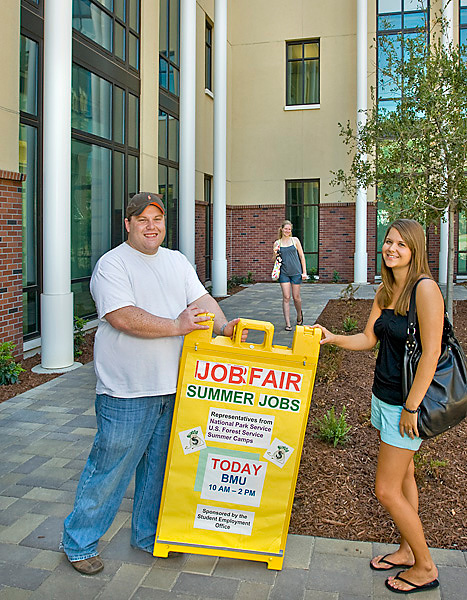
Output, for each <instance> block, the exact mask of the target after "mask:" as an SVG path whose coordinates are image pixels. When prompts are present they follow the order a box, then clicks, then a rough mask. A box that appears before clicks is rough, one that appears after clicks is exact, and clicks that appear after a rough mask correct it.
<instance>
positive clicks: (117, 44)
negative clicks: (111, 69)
mask: <svg viewBox="0 0 467 600" xmlns="http://www.w3.org/2000/svg"><path fill="white" fill-rule="evenodd" d="M114 52H115V56H118V58H121V59H122V60H125V57H126V51H125V27H123V25H120V23H117V22H115V37H114Z"/></svg>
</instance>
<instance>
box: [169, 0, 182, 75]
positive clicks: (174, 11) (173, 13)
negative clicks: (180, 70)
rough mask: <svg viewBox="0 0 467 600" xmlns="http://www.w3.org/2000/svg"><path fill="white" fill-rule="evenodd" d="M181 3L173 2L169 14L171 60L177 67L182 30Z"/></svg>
mask: <svg viewBox="0 0 467 600" xmlns="http://www.w3.org/2000/svg"><path fill="white" fill-rule="evenodd" d="M178 8H179V2H177V1H176V0H171V2H170V9H169V10H170V14H169V27H170V31H169V58H170V60H171V61H172V62H173V63H175V64H176V65H178V64H179V61H180V58H179V44H180V33H179V31H180V28H179V12H178Z"/></svg>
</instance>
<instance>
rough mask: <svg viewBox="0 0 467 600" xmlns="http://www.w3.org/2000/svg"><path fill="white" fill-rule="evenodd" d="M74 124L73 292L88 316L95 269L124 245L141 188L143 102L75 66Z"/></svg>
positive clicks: (91, 308)
mask: <svg viewBox="0 0 467 600" xmlns="http://www.w3.org/2000/svg"><path fill="white" fill-rule="evenodd" d="M71 123H72V146H71V149H72V166H71V211H72V221H71V223H72V228H71V278H72V281H71V288H72V291H73V293H74V304H75V306H74V312H75V314H77V315H79V316H86V317H87V316H91V315H93V314H94V313H95V308H94V303H93V301H92V298H91V295H90V293H89V280H90V277H91V274H92V270H93V268H94V265H95V264H96V261H97V260H98V259H99V258H100V257H101V256H102V254H104V253H105V252H107V251H108V250H110V248H112V247H115V246H117V245H118V244H120V243H121V242H122V241H123V239H124V233H123V223H122V219H123V211H124V206H125V199H126V198H128V197H129V195H130V194H134V193H135V192H137V191H138V189H139V186H138V164H139V161H138V146H139V133H138V132H139V98H138V97H137V96H135V95H134V94H133V93H131V91H130V90H129V89H125V88H123V87H121V86H120V85H117V84H116V83H112V82H111V81H108V80H107V79H104V78H103V77H100V76H99V75H97V74H96V73H93V72H91V71H89V70H88V69H85V68H84V67H82V66H80V65H78V64H75V63H74V64H73V70H72V118H71ZM125 164H126V165H127V166H126V168H125ZM125 173H126V185H125Z"/></svg>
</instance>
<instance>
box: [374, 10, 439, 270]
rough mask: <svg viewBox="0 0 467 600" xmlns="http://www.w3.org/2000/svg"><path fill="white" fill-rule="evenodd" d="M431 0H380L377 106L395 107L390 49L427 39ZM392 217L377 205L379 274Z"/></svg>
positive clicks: (397, 93)
mask: <svg viewBox="0 0 467 600" xmlns="http://www.w3.org/2000/svg"><path fill="white" fill-rule="evenodd" d="M428 24H429V3H428V0H378V14H377V66H378V75H377V102H378V109H383V110H386V111H391V110H394V109H395V108H396V106H397V104H398V102H399V100H400V98H401V95H402V93H403V90H402V86H401V85H399V84H397V85H396V84H395V82H394V79H393V78H391V77H389V76H388V74H387V73H386V74H385V73H384V70H385V69H386V67H387V66H388V64H389V56H390V54H391V52H393V53H394V54H395V56H396V57H397V59H398V60H402V59H403V58H404V44H405V42H406V40H410V39H414V38H417V37H418V36H420V35H422V36H423V37H424V38H425V40H426V43H428ZM388 225H389V218H388V213H387V210H386V209H385V206H384V203H383V202H382V201H381V200H380V199H378V201H377V205H376V274H377V275H379V274H381V248H382V245H383V241H384V234H385V232H386V229H387V226H388Z"/></svg>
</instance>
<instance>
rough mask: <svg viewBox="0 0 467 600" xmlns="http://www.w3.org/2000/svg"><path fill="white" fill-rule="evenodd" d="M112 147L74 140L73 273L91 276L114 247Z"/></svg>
mask: <svg viewBox="0 0 467 600" xmlns="http://www.w3.org/2000/svg"><path fill="white" fill-rule="evenodd" d="M111 159H112V154H111V151H110V150H109V149H107V148H102V147H101V146H97V145H95V144H86V143H84V142H80V141H78V140H73V139H72V141H71V276H72V278H78V277H89V276H90V275H91V274H92V270H93V268H94V265H95V264H96V262H97V260H98V259H99V258H100V257H101V256H102V255H103V254H104V252H107V250H109V249H110V223H111V219H110V217H111V197H112V196H111V181H112V177H111Z"/></svg>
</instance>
